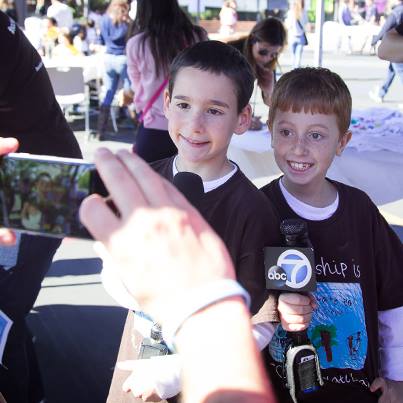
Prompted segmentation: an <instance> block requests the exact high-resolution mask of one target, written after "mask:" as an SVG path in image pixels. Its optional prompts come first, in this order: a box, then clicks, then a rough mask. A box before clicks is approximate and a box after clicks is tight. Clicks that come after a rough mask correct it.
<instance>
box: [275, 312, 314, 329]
mask: <svg viewBox="0 0 403 403" xmlns="http://www.w3.org/2000/svg"><path fill="white" fill-rule="evenodd" d="M311 318H312V314H305V315H291V314H281V313H280V319H281V325H282V327H283V328H284V329H285V330H289V331H301V330H305V329H306V328H307V327H308V326H309V324H310V322H311Z"/></svg>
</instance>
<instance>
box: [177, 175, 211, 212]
mask: <svg viewBox="0 0 403 403" xmlns="http://www.w3.org/2000/svg"><path fill="white" fill-rule="evenodd" d="M173 184H174V185H175V186H176V188H177V189H178V190H179V191H180V192H181V193H182V194H183V195H184V196H185V197H186V199H188V201H189V203H191V204H192V205H193V206H194V207H196V208H197V207H198V206H199V203H200V200H201V199H202V198H203V196H204V187H203V181H202V178H201V177H200V176H199V175H197V174H194V173H193V172H178V173H177V174H176V175H175V176H174V178H173Z"/></svg>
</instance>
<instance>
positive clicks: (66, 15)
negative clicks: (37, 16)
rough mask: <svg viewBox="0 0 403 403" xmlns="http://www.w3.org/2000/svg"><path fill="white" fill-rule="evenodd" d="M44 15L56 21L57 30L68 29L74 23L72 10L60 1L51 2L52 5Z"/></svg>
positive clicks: (53, 0)
mask: <svg viewBox="0 0 403 403" xmlns="http://www.w3.org/2000/svg"><path fill="white" fill-rule="evenodd" d="M46 15H47V16H48V17H53V18H54V19H55V20H56V21H57V26H58V27H59V28H68V29H70V28H71V26H72V25H73V22H74V19H73V10H72V9H71V8H70V7H69V6H68V5H67V4H64V3H62V2H61V1H60V0H52V4H51V5H50V6H49V8H48V11H47V13H46Z"/></svg>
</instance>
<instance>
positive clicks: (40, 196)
mask: <svg viewBox="0 0 403 403" xmlns="http://www.w3.org/2000/svg"><path fill="white" fill-rule="evenodd" d="M91 193H98V194H100V195H101V196H107V191H106V189H105V186H104V184H103V183H102V181H101V179H100V177H99V175H98V172H97V171H96V169H95V165H94V164H91V163H89V162H86V161H83V160H80V159H73V158H61V157H53V156H46V155H33V154H25V153H11V154H8V155H6V156H3V157H1V158H0V225H2V226H5V227H7V228H14V229H18V230H21V231H24V232H28V233H39V234H43V235H46V236H53V237H64V236H72V237H78V238H91V236H90V234H89V233H88V231H87V230H86V228H85V227H84V226H83V225H82V224H81V222H80V220H79V215H78V210H79V208H80V204H81V202H82V200H83V199H84V198H85V197H87V196H88V195H90V194H91Z"/></svg>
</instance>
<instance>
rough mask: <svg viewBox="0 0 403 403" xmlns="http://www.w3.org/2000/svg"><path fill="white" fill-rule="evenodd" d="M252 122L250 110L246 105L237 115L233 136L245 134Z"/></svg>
mask: <svg viewBox="0 0 403 403" xmlns="http://www.w3.org/2000/svg"><path fill="white" fill-rule="evenodd" d="M251 120H252V108H251V106H250V105H249V104H248V105H246V106H245V107H244V108H243V109H242V110H241V112H240V113H239V115H238V123H237V126H236V127H235V130H234V133H235V134H243V133H245V132H246V131H247V130H248V129H249V127H250V124H251Z"/></svg>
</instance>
